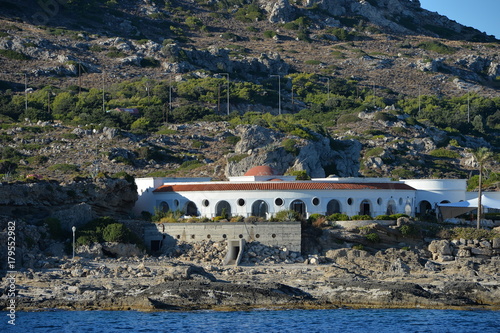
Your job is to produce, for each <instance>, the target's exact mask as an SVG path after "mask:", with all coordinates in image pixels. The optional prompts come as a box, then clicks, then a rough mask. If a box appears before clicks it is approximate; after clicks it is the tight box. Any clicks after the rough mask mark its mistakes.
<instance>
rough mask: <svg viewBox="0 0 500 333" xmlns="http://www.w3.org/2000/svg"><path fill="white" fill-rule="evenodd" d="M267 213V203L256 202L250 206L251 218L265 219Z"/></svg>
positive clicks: (262, 201)
mask: <svg viewBox="0 0 500 333" xmlns="http://www.w3.org/2000/svg"><path fill="white" fill-rule="evenodd" d="M267 213H269V209H268V207H267V203H266V202H265V201H264V200H257V201H255V202H254V203H253V204H252V216H258V217H264V218H265V217H266V216H267Z"/></svg>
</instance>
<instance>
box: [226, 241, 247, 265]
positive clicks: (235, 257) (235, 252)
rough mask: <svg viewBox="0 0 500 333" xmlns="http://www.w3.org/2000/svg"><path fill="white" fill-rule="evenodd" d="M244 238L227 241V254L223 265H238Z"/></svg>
mask: <svg viewBox="0 0 500 333" xmlns="http://www.w3.org/2000/svg"><path fill="white" fill-rule="evenodd" d="M244 247H245V240H244V239H239V240H230V241H228V242H227V254H226V257H225V258H224V265H238V264H239V263H240V260H241V257H242V254H243V249H244Z"/></svg>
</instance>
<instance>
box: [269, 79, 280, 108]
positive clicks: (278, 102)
mask: <svg viewBox="0 0 500 333" xmlns="http://www.w3.org/2000/svg"><path fill="white" fill-rule="evenodd" d="M273 76H277V77H278V112H279V114H280V115H281V76H279V75H271V77H273Z"/></svg>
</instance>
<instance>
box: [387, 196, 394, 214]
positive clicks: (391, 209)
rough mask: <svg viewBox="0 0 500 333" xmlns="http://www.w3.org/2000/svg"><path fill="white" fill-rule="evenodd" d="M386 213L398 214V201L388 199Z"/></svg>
mask: <svg viewBox="0 0 500 333" xmlns="http://www.w3.org/2000/svg"><path fill="white" fill-rule="evenodd" d="M385 213H386V214H387V215H393V214H396V202H395V201H394V200H392V199H391V200H389V201H387V211H386V212H385Z"/></svg>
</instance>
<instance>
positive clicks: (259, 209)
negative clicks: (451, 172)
mask: <svg viewBox="0 0 500 333" xmlns="http://www.w3.org/2000/svg"><path fill="white" fill-rule="evenodd" d="M136 184H137V186H138V191H139V200H138V201H137V203H136V206H135V208H134V212H135V213H136V214H140V213H141V212H142V211H147V212H149V213H151V214H153V213H154V212H155V210H161V211H165V212H166V211H169V210H171V211H176V210H179V211H181V212H182V213H183V214H184V215H186V216H197V217H208V218H214V217H216V216H221V215H227V216H237V215H239V216H243V217H249V216H256V217H261V218H263V219H269V218H270V217H271V216H273V215H275V214H276V213H277V212H279V211H281V210H294V211H296V212H298V213H299V214H301V215H302V216H303V217H305V218H307V217H309V216H310V215H311V214H323V215H331V214H334V213H343V214H347V215H348V216H353V215H369V216H372V217H375V216H378V215H391V214H398V213H403V214H407V215H409V216H415V215H416V214H419V213H422V214H423V213H426V212H429V211H430V210H433V209H434V208H435V207H436V205H437V204H438V203H443V202H455V201H460V200H465V198H466V181H465V180H448V179H446V180H420V179H419V180H402V181H393V180H390V179H386V178H320V179H319V178H317V179H312V180H309V181H300V180H296V179H295V177H293V176H283V175H277V174H276V173H275V172H274V171H273V170H272V169H271V168H270V167H266V166H258V167H254V168H252V169H250V170H249V171H248V172H247V173H246V174H245V175H244V176H241V177H230V179H229V181H210V179H209V178H139V179H136Z"/></svg>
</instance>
